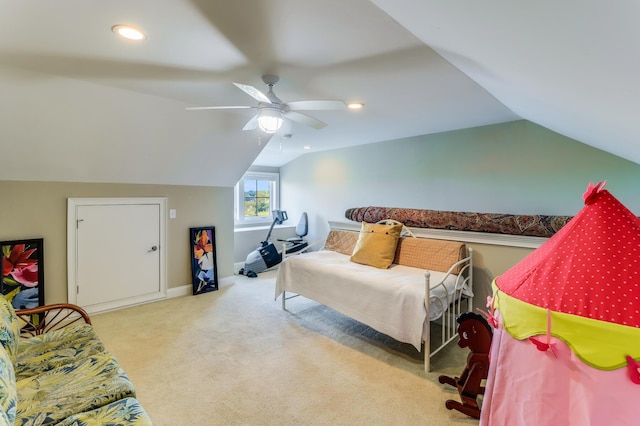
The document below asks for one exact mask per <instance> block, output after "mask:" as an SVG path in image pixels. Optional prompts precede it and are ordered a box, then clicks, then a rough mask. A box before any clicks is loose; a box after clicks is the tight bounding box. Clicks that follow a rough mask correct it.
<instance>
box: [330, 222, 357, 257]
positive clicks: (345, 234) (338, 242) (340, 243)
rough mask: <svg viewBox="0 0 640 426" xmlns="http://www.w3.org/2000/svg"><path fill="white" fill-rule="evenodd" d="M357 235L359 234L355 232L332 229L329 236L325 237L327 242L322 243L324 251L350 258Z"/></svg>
mask: <svg viewBox="0 0 640 426" xmlns="http://www.w3.org/2000/svg"><path fill="white" fill-rule="evenodd" d="M359 235H360V233H358V232H356V231H345V230H342V229H332V230H331V231H329V235H327V241H326V242H325V243H324V250H331V251H335V252H338V253H342V254H345V255H347V256H351V255H352V254H353V249H354V247H355V246H356V241H358V236H359Z"/></svg>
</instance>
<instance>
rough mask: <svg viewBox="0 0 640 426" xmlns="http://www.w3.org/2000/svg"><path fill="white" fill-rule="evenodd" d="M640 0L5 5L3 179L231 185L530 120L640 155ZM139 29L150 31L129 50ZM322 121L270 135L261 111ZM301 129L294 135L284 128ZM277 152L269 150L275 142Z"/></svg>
mask: <svg viewBox="0 0 640 426" xmlns="http://www.w3.org/2000/svg"><path fill="white" fill-rule="evenodd" d="M638 9H640V6H638V4H637V3H635V2H632V1H628V2H620V4H617V5H616V7H615V8H613V7H611V6H609V7H607V5H606V4H605V3H604V2H601V1H589V0H581V1H578V0H564V1H563V2H562V3H561V4H559V3H558V2H555V1H550V0H543V1H536V2H520V1H513V0H485V1H483V2H478V1H451V0H442V1H429V0H371V1H369V0H348V1H344V0H313V1H312V0H305V1H300V0H233V1H229V0H172V1H170V0H163V1H160V0H136V1H130V0H109V1H103V2H87V1H86V0H56V1H55V2H43V1H39V2H37V1H15V0H0V10H1V11H2V13H0V94H1V96H0V135H2V137H0V179H17V180H22V179H25V180H60V181H86V182H135V183H163V184H188V185H220V186H232V185H233V184H234V183H235V181H236V180H237V179H238V178H239V177H240V176H241V175H242V173H243V172H244V171H245V170H246V169H247V168H248V167H249V166H250V165H251V164H252V163H253V164H256V165H265V166H280V165H283V164H285V163H287V162H288V161H290V160H292V159H294V158H296V157H297V156H299V155H303V154H304V153H305V152H306V151H304V150H303V146H304V145H311V146H312V147H313V148H312V149H313V150H314V151H317V150H325V149H335V148H341V147H346V146H351V145H359V144H367V143H373V142H379V141H384V140H392V139H398V138H403V137H409V136H415V135H421V134H429V133H435V132H442V131H447V130H455V129H462V128H467V127H474V126H482V125H487V124H494V123H501V122H506V121H512V120H517V119H520V118H524V119H527V120H530V121H533V122H535V123H538V124H540V125H542V126H544V127H547V128H549V129H551V130H554V131H556V132H558V133H560V134H564V135H566V136H569V137H572V138H575V139H578V140H580V141H582V142H584V143H588V144H590V145H593V146H595V147H598V148H600V149H603V150H605V151H609V152H611V153H613V154H616V155H619V156H621V157H624V158H627V159H629V160H632V161H635V162H637V163H640V150H639V149H638V148H637V144H636V143H635V141H636V140H640V138H639V136H640V127H639V126H638V125H636V122H637V121H638V120H636V119H635V116H634V113H635V112H636V111H638V110H639V108H638V107H639V106H640V105H638V102H639V100H640V96H638V90H639V88H638V85H637V84H636V80H637V77H636V76H637V75H639V74H638V72H639V71H640V60H639V59H638V58H639V57H638V55H637V51H638V50H637V41H638V40H639V39H640V38H639V37H638V36H639V35H640V34H639V32H640V29H639V28H640V27H639V26H637V25H636V23H635V19H634V18H635V17H637V16H638V11H639V10H638ZM123 23H124V24H132V25H135V26H137V27H139V28H141V29H143V30H144V31H145V32H146V33H147V34H148V36H149V38H148V40H146V41H144V42H141V43H140V42H138V43H134V42H125V41H123V40H122V39H119V38H117V37H116V36H115V35H114V34H113V33H112V32H111V30H110V28H111V27H112V26H113V25H116V24H123ZM265 73H272V74H277V75H279V76H280V77H281V80H280V82H279V83H278V84H277V85H276V87H275V92H276V94H277V95H278V96H279V97H280V98H281V99H282V100H283V101H285V102H286V101H293V100H304V99H342V100H345V101H361V102H364V103H365V108H364V110H362V111H359V112H353V111H312V112H309V114H310V115H312V116H314V117H317V118H319V119H321V120H323V121H325V122H327V123H328V126H327V127H326V128H324V129H321V130H315V129H312V128H306V127H304V126H302V125H299V124H296V123H287V125H286V128H285V129H283V130H282V131H281V132H280V133H278V134H276V135H275V136H273V138H271V141H269V142H268V144H267V143H266V141H265V140H264V138H262V139H261V136H260V135H259V133H258V131H257V130H253V131H242V130H241V129H242V127H243V126H244V124H245V122H246V121H248V119H249V118H250V117H251V116H252V115H253V112H252V111H251V110H232V111H221V110H206V111H186V110H185V107H186V106H203V105H256V103H257V102H256V101H255V100H253V99H252V98H251V97H249V96H248V95H247V94H246V93H244V92H242V91H241V90H239V89H238V88H237V87H235V86H234V85H233V84H232V82H238V83H244V84H249V85H253V86H255V87H257V88H259V89H261V90H264V91H265V92H266V90H267V88H266V86H265V85H264V84H263V83H262V81H261V75H262V74H265ZM287 133H288V134H291V137H290V138H287V137H284V136H283V135H284V134H287ZM265 144H266V146H265Z"/></svg>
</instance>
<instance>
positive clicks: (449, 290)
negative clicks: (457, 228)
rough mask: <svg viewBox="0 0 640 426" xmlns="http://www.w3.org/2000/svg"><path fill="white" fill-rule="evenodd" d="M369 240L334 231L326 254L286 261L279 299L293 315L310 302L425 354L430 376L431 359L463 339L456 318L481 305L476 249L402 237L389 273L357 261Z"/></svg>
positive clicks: (314, 253) (323, 251) (278, 285)
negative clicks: (302, 301) (294, 303)
mask: <svg viewBox="0 0 640 426" xmlns="http://www.w3.org/2000/svg"><path fill="white" fill-rule="evenodd" d="M404 231H405V233H406V231H407V229H406V228H404ZM362 234H363V232H362V231H361V232H358V231H354V230H347V229H338V228H337V227H336V226H335V224H332V228H331V230H330V231H329V235H328V236H327V239H326V241H325V243H324V247H323V248H322V249H321V250H319V251H310V252H306V253H304V254H296V255H292V256H289V257H285V259H284V260H283V262H282V263H281V264H280V266H279V268H278V272H277V276H276V288H275V298H276V299H277V298H278V297H280V296H282V309H286V304H285V303H286V300H287V299H290V298H292V297H297V296H304V297H306V298H309V299H312V300H315V301H317V302H319V303H321V304H324V305H326V306H328V307H330V308H332V309H334V310H336V311H338V312H341V313H342V314H344V315H347V316H349V317H351V318H353V319H355V320H357V321H359V322H362V323H364V324H366V325H368V326H370V327H372V328H374V329H376V330H378V331H379V332H382V333H384V334H387V335H389V336H391V337H393V338H394V339H396V340H398V341H400V342H404V343H410V344H412V345H413V346H414V347H415V348H416V349H417V350H418V351H422V350H423V349H422V348H423V347H424V348H426V350H425V352H428V353H429V354H428V355H425V357H424V366H425V371H429V369H430V357H431V356H433V355H435V354H436V353H438V352H439V351H440V350H442V349H443V348H444V347H445V346H446V345H447V344H448V343H449V342H451V341H452V340H454V339H456V337H457V333H456V329H457V324H456V321H455V318H456V316H457V315H459V314H460V312H464V311H467V310H471V307H472V306H473V303H472V298H473V292H472V273H473V271H472V250H471V249H470V248H469V249H468V250H467V248H466V246H465V244H463V243H460V242H454V241H444V240H435V239H426V238H416V237H414V236H413V235H412V234H411V233H410V231H409V236H401V237H400V238H398V240H397V246H396V248H395V254H394V255H392V259H393V263H392V264H391V265H390V267H389V268H388V269H384V268H378V267H374V266H369V265H366V264H361V263H356V262H354V261H352V255H353V254H354V248H357V247H358V241H359V240H360V239H361V238H362ZM286 292H291V293H294V295H292V296H287V294H286ZM436 320H438V321H439V322H440V332H441V337H438V338H437V339H435V340H436V341H437V342H435V345H434V346H435V347H432V346H431V345H430V343H431V337H430V330H431V327H430V321H436Z"/></svg>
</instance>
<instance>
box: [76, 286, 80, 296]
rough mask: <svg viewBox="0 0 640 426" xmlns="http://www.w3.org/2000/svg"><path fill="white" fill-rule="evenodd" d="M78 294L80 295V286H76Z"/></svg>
mask: <svg viewBox="0 0 640 426" xmlns="http://www.w3.org/2000/svg"><path fill="white" fill-rule="evenodd" d="M76 294H80V286H79V285H77V286H76Z"/></svg>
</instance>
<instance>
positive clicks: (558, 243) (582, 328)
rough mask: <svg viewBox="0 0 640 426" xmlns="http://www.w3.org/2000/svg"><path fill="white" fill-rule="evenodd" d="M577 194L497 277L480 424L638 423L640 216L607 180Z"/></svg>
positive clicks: (639, 373) (639, 386)
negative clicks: (536, 243) (554, 223)
mask: <svg viewBox="0 0 640 426" xmlns="http://www.w3.org/2000/svg"><path fill="white" fill-rule="evenodd" d="M583 197H584V200H585V207H584V208H583V209H582V210H581V211H580V212H579V214H578V215H576V216H575V217H574V218H573V219H572V220H571V221H570V222H569V223H567V225H565V227H563V228H562V229H561V230H560V231H559V232H558V233H556V234H555V235H554V236H553V237H551V238H550V239H549V240H548V241H547V242H546V243H545V244H543V245H542V246H540V247H539V248H538V249H537V250H535V251H534V252H532V253H531V254H530V255H529V256H527V257H526V258H525V259H523V260H522V261H521V262H519V263H518V264H516V265H515V266H514V267H512V268H511V269H510V270H508V271H507V272H505V273H504V274H503V275H501V276H500V277H498V278H497V279H496V280H495V281H494V290H495V294H494V298H493V307H494V308H495V311H494V316H495V324H496V328H495V331H494V335H493V342H492V346H491V357H490V367H489V377H488V379H487V389H486V392H485V396H484V401H483V406H482V414H481V418H480V424H481V425H486V426H489V425H490V426H497V425H509V426H513V425H536V426H540V425H563V426H564V425H576V426H578V425H579V426H584V425H636V424H637V425H640V414H638V411H637V408H635V407H636V406H635V405H634V403H635V404H637V403H638V402H637V401H640V369H639V368H638V367H639V366H640V364H638V363H637V360H640V253H639V251H640V220H639V219H638V218H637V217H636V216H635V215H634V214H633V213H632V212H631V211H629V210H628V209H627V208H626V207H624V206H623V205H622V204H621V203H620V202H619V201H618V200H617V199H615V197H613V196H612V195H611V194H610V193H609V192H608V191H606V190H604V183H599V184H597V185H593V184H590V185H589V188H587V191H586V192H585V194H584V195H583ZM549 349H551V350H549ZM634 359H635V360H634Z"/></svg>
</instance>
